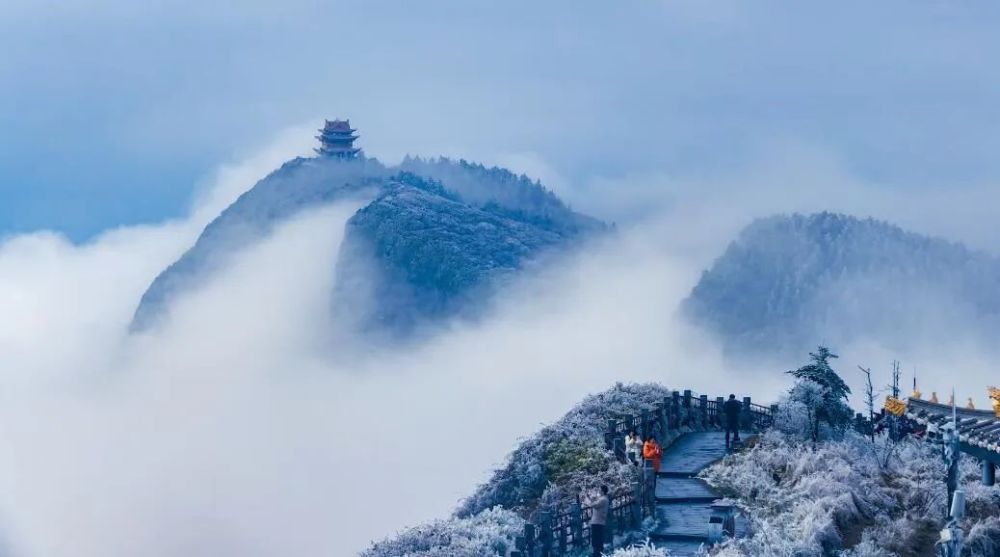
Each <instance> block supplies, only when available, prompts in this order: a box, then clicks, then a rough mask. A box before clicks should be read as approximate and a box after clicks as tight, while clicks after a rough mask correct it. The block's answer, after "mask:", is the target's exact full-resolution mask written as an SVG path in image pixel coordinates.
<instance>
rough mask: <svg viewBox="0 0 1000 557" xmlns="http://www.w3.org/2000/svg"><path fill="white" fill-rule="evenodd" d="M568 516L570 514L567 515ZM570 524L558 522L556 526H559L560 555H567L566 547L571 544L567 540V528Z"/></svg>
mask: <svg viewBox="0 0 1000 557" xmlns="http://www.w3.org/2000/svg"><path fill="white" fill-rule="evenodd" d="M567 518H568V516H567ZM568 526H569V525H568V524H563V523H562V522H557V523H556V527H557V528H559V555H566V549H567V546H568V545H569V544H568V543H567V541H566V535H567V533H568V532H567V531H566V528H567V527H568Z"/></svg>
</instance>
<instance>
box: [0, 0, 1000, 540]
mask: <svg viewBox="0 0 1000 557" xmlns="http://www.w3.org/2000/svg"><path fill="white" fill-rule="evenodd" d="M998 20H1000V10H998V8H997V7H995V5H994V4H992V3H987V2H932V1H905V2H904V1H902V0H898V1H896V0H889V1H886V2H879V3H877V5H872V3H865V2H852V1H847V2H838V3H822V4H821V3H812V2H774V1H767V0H764V1H760V2H753V3H752V4H751V3H749V2H735V1H726V0H722V1H719V2H712V3H706V2H695V1H690V2H616V3H608V2H603V3H598V2H569V1H563V2H547V3H544V4H543V3H538V2H531V3H529V2H504V3H484V4H472V3H469V2H451V3H442V2H434V1H431V2H421V3H415V2H322V1H319V0H285V1H283V2H280V3H276V2H263V1H259V0H248V1H242V2H235V1H232V2H225V1H220V2H212V3H204V2H194V1H184V0H178V1H172V2H165V1H152V2H144V3H136V2H126V1H122V0H91V1H86V2H85V1H76V0H70V1H62V2H55V1H51V0H41V1H37V0H36V1H32V2H13V3H12V2H10V0H0V52H2V53H3V54H2V55H0V308H2V310H3V311H2V312H0V384H2V387H3V388H0V555H3V556H4V557H35V556H39V557H64V556H65V557H91V556H93V557H104V556H106V555H116V554H123V555H140V556H142V557H159V556H164V557H167V556H173V555H189V556H194V557H197V556H199V555H205V556H209V555H212V556H214V555H236V554H239V555H246V556H257V555H259V556H272V555H283V556H287V555H316V554H324V555H334V556H340V555H351V554H354V552H355V551H356V550H358V549H361V548H363V547H364V546H365V545H366V544H367V543H368V542H369V541H370V540H372V539H375V538H381V537H384V536H387V535H391V534H392V533H393V532H396V531H398V530H399V529H400V528H402V527H405V526H407V525H413V524H418V523H421V522H424V521H427V520H431V519H433V518H440V517H445V516H447V515H448V513H449V512H450V511H451V510H452V509H453V508H454V506H455V504H456V503H457V501H458V500H459V499H460V498H461V497H463V496H464V495H467V494H468V493H470V492H471V490H472V489H473V488H474V486H475V485H476V484H477V483H478V482H481V481H483V480H484V479H486V477H488V474H489V472H490V470H491V469H492V468H493V467H494V466H496V465H498V464H499V463H501V462H502V461H503V458H504V456H505V455H506V454H507V452H508V451H509V450H510V449H511V448H512V447H513V446H514V445H515V444H516V442H517V440H518V439H520V438H523V437H524V436H526V435H529V434H530V433H531V432H532V431H534V430H536V429H537V428H538V427H539V425H540V424H542V423H551V422H552V421H553V420H555V419H557V418H558V417H559V416H561V415H562V414H563V413H564V412H565V411H566V410H568V409H569V408H570V407H571V406H572V405H573V404H574V403H576V402H577V401H579V400H580V399H581V398H582V397H583V396H585V395H586V394H588V393H593V392H596V391H598V390H602V389H605V388H607V387H608V386H610V385H611V384H613V383H614V382H615V381H645V380H656V381H660V382H662V383H664V384H666V385H668V386H671V387H676V388H681V389H684V388H691V389H694V390H697V391H701V392H705V393H709V394H713V395H714V394H716V393H719V389H720V388H722V389H723V390H724V391H730V390H740V389H745V390H747V391H748V392H750V391H752V394H753V396H754V397H755V399H757V400H760V401H770V400H775V399H776V398H777V397H778V396H779V395H780V393H781V392H782V390H783V389H785V388H786V387H787V384H786V381H785V378H784V376H783V375H782V374H781V373H780V371H783V370H784V369H789V368H790V367H792V366H794V365H795V364H796V363H799V362H780V363H778V364H775V365H773V366H771V367H768V368H766V369H756V368H754V367H753V366H750V365H742V364H741V365H734V364H733V362H729V361H726V360H725V359H724V358H723V356H722V354H721V351H720V350H719V348H718V347H717V346H716V345H715V344H714V342H712V340H711V339H708V338H706V337H705V336H704V334H703V333H702V332H700V331H697V330H693V329H691V328H690V326H688V325H686V324H685V323H683V322H681V321H680V320H678V319H676V313H675V310H676V307H677V305H678V303H679V302H680V300H682V299H683V298H684V297H685V296H686V295H687V294H688V293H689V292H690V289H691V287H692V285H693V284H694V283H695V281H697V279H698V276H699V273H700V271H701V270H702V269H704V268H705V266H706V265H708V264H710V263H711V261H712V259H713V258H714V257H715V256H716V255H718V253H720V251H721V249H722V248H723V247H724V246H725V244H726V243H727V242H728V241H729V240H730V239H731V238H732V237H733V234H735V232H736V231H737V230H738V229H739V228H740V227H741V226H743V225H744V224H745V223H746V222H748V221H749V220H750V219H752V218H754V217H758V216H763V215H767V214H772V213H774V212H779V211H812V210H820V209H832V210H839V211H845V212H849V213H852V214H857V215H862V216H864V215H873V216H877V217H880V218H886V219H890V220H892V221H893V222H896V223H899V224H901V225H903V226H905V227H906V228H908V229H911V230H915V231H919V232H926V233H931V234H938V235H942V236H945V237H948V238H951V239H955V240H961V241H964V242H966V243H968V244H969V245H972V246H974V247H977V248H979V249H983V250H987V251H991V252H993V253H997V252H1000V246H997V245H996V238H998V237H1000V219H996V218H995V216H996V207H997V206H1000V204H998V200H1000V159H998V158H997V157H996V156H995V153H996V152H997V149H998V147H1000V118H998V116H1000V114H998V111H1000V108H998V107H997V104H996V102H995V98H994V97H995V95H994V92H995V91H996V90H998V88H997V86H998V85H1000V76H998V74H997V72H996V71H994V69H995V67H997V66H998V64H997V60H996V58H997V56H998V54H1000V36H998V35H997V34H996V33H994V32H993V30H994V29H995V28H996V26H997V24H998V23H1000V21H998ZM324 117H329V118H334V117H349V118H351V120H352V123H353V124H355V125H356V126H357V127H358V128H359V129H360V133H361V135H362V139H361V140H360V143H361V145H362V146H363V147H364V148H365V149H366V151H367V152H368V154H369V155H373V156H376V157H378V158H380V159H382V160H385V161H387V162H393V161H395V160H399V159H400V158H402V157H403V156H404V155H406V154H416V155H426V156H436V155H441V154H443V155H448V156H453V157H465V158H469V159H473V160H480V161H484V162H486V163H490V164H501V165H505V166H509V167H511V168H513V169H514V170H517V171H519V172H525V173H527V174H528V175H530V176H532V177H536V178H540V179H541V180H542V181H543V182H544V183H545V184H546V185H548V186H549V187H550V188H552V189H553V190H554V191H555V192H556V193H558V194H559V195H560V196H561V197H562V198H563V199H565V200H567V201H568V202H569V203H570V204H572V206H573V207H574V208H576V209H578V210H581V211H584V212H587V213H590V214H593V215H596V216H598V217H600V218H603V219H605V220H607V221H611V222H616V223H617V224H618V227H617V230H616V233H615V234H614V235H611V236H610V237H608V238H604V239H601V240H598V241H596V243H594V244H588V245H587V246H586V249H583V250H580V251H579V252H576V253H574V254H572V255H570V256H568V257H567V258H566V259H564V260H559V261H557V262H555V263H553V264H552V265H551V266H550V267H547V268H546V269H545V270H543V271H541V272H539V273H538V274H534V275H530V276H524V277H522V278H521V279H520V280H519V281H518V282H516V283H515V284H513V285H511V286H510V288H509V289H508V290H506V291H505V293H504V295H503V296H502V297H501V298H500V299H499V301H498V304H497V307H496V308H495V309H494V310H493V311H492V312H491V313H490V314H489V315H488V316H487V317H486V318H484V319H483V320H482V321H480V322H476V323H453V324H450V326H449V327H447V328H446V329H445V330H444V331H443V332H442V333H440V334H438V335H436V336H434V337H432V338H430V339H427V340H425V341H423V342H421V343H418V344H416V345H408V346H402V347H398V346H397V347H385V349H384V350H381V351H377V352H375V353H373V354H370V355H369V357H367V358H362V359H359V360H352V361H347V362H345V361H343V360H340V359H338V358H336V357H332V356H335V355H331V354H330V350H329V346H328V343H327V342H326V341H327V340H328V338H329V337H328V336H326V335H327V334H328V333H329V327H331V326H333V325H334V324H335V323H330V322H329V319H328V318H329V315H327V313H326V311H325V308H328V307H329V304H330V299H329V293H330V292H331V291H332V288H333V281H334V280H335V278H334V277H335V262H334V261H333V260H332V259H331V257H330V254H335V253H336V250H337V248H338V246H339V242H340V240H341V237H342V233H343V225H344V222H345V221H346V219H347V218H348V217H349V216H350V215H351V214H352V213H353V211H354V210H356V209H357V207H356V206H355V205H352V204H351V203H354V202H350V203H339V204H335V205H331V206H326V207H319V208H316V209H315V210H314V211H309V212H307V213H305V214H302V215H299V216H297V217H296V218H294V219H291V220H289V221H288V222H285V223H283V224H282V225H281V226H279V227H278V229H277V230H275V232H274V233H273V234H272V235H271V236H269V237H268V238H266V239H265V240H263V241H261V242H259V243H258V244H255V245H253V246H251V247H250V248H248V249H247V250H245V251H244V252H241V253H239V254H238V256H237V257H236V258H235V259H234V261H233V262H232V264H230V265H229V266H228V267H227V268H225V269H223V270H222V271H220V273H219V274H218V275H217V276H214V277H213V278H212V280H211V281H209V282H208V283H207V284H206V285H205V286H203V287H202V288H200V289H197V290H196V291H193V292H191V293H190V294H188V295H185V296H184V297H182V298H180V299H178V300H177V301H176V302H175V305H174V307H173V308H172V309H171V314H170V318H169V319H168V320H167V322H166V323H165V324H164V325H163V326H162V327H160V328H159V329H157V330H155V331H152V332H150V333H147V334H144V335H139V336H130V335H128V334H127V333H126V329H127V324H128V321H129V319H130V317H131V315H132V312H133V311H134V309H135V307H136V303H137V302H138V299H139V297H140V296H141V294H142V292H143V291H144V290H145V289H146V288H147V287H148V285H149V283H150V281H151V280H152V279H153V278H154V277H155V276H156V275H157V274H158V273H159V272H160V271H161V270H163V269H164V268H165V267H166V266H168V265H169V264H171V263H172V262H173V261H175V260H176V259H177V257H178V256H179V255H180V254H182V253H183V252H184V251H185V250H186V249H187V248H188V247H190V245H191V244H192V242H193V241H194V240H195V238H197V236H198V234H199V233H200V231H201V230H202V229H203V228H204V226H205V225H206V224H207V223H208V222H210V221H211V220H212V218H214V217H215V216H216V215H217V214H218V213H219V212H220V211H221V210H222V209H223V208H225V207H226V206H227V205H228V204H229V203H231V202H232V201H233V200H234V199H235V198H236V197H237V196H238V195H240V194H241V193H242V192H244V191H246V190H247V189H248V188H249V187H251V186H252V184H253V183H254V182H255V181H256V180H258V179H260V178H262V177H263V176H265V175H266V174H267V173H268V172H270V171H271V170H272V169H274V168H276V167H278V166H279V165H280V164H281V162H282V161H284V160H288V159H289V158H291V157H294V156H297V155H308V154H309V152H310V149H311V148H312V146H313V143H314V141H313V139H312V137H311V136H312V134H313V133H314V132H313V131H312V130H314V129H315V128H316V127H317V126H318V125H319V124H320V123H321V122H322V119H323V118H324ZM317 254H320V255H317ZM323 254H325V255H326V257H323V256H322V255H323ZM334 320H335V318H334ZM951 333H954V331H949V334H951ZM841 348H842V349H841V350H840V353H841V356H842V358H841V360H840V361H839V363H840V364H842V366H843V367H842V369H843V370H845V376H846V377H847V378H848V381H849V382H850V383H851V385H852V386H854V387H855V388H857V387H859V381H860V376H859V375H857V374H854V375H849V374H848V373H847V371H853V370H854V366H855V365H857V364H864V365H865V366H870V367H872V368H873V370H874V371H875V372H876V373H879V371H880V370H881V371H883V372H884V371H885V370H887V366H888V362H889V361H891V359H892V358H895V357H902V356H901V355H900V354H895V353H892V352H891V351H888V350H886V349H884V348H882V347H880V346H877V345H876V346H853V347H841ZM965 348H966V347H965V346H963V345H962V344H961V342H956V343H953V344H947V343H942V345H938V346H932V347H927V349H926V351H924V352H922V353H921V352H916V353H910V354H906V355H905V358H903V360H904V362H903V364H904V370H908V369H912V367H915V366H919V368H920V369H921V370H930V371H929V372H928V374H933V373H934V371H937V376H938V378H939V379H940V382H941V383H945V382H954V383H956V384H957V386H958V389H959V392H961V393H980V395H979V396H980V397H981V396H982V394H981V392H982V387H983V386H984V385H985V384H987V383H988V382H989V380H990V378H991V377H994V376H995V371H994V369H993V362H994V361H995V358H993V357H992V356H991V355H988V354H977V353H970V352H969V351H968V350H965ZM780 366H785V367H780ZM775 370H777V372H776V371H775ZM932 376H933V375H932ZM722 386H724V388H723V387H722ZM931 388H933V387H929V388H927V389H926V390H931ZM938 389H943V387H938ZM719 394H722V393H719ZM457 440H461V448H460V450H457V451H456V450H454V448H455V446H456V442H457ZM456 452H457V453H458V454H457V455H456ZM442 455H445V456H444V457H442ZM399 500H405V501H406V504H399V505H393V504H389V505H385V504H372V503H371V502H372V501H376V502H379V501H399ZM83 508H86V509H87V512H80V509H83ZM54 524H57V525H59V528H58V530H53V525H54ZM54 532H55V533H54Z"/></svg>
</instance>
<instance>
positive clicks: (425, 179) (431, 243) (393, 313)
mask: <svg viewBox="0 0 1000 557" xmlns="http://www.w3.org/2000/svg"><path fill="white" fill-rule="evenodd" d="M404 169H408V170H404ZM416 172H420V173H421V174H417V173H416ZM351 196H368V197H370V198H372V199H374V200H373V201H371V203H370V204H369V205H367V206H365V207H364V208H362V209H361V210H360V211H359V212H358V213H357V214H356V215H355V216H354V217H353V218H352V219H351V220H350V221H349V223H348V229H347V231H346V235H345V241H344V245H343V246H342V247H341V251H340V254H339V255H335V254H316V255H317V257H329V258H330V259H331V264H333V261H334V257H337V259H338V261H337V265H338V272H337V287H336V289H335V293H334V311H338V312H341V313H343V314H344V315H345V316H349V318H350V320H351V321H352V322H353V323H354V324H355V325H358V326H361V327H362V328H365V329H372V328H378V329H386V330H392V331H396V332H406V331H410V330H412V329H413V328H414V327H415V326H416V325H418V324H419V323H422V322H426V321H429V320H435V319H440V318H443V317H447V316H472V315H475V314H476V313H477V312H478V311H480V310H481V309H482V308H483V307H485V305H486V303H487V302H488V300H489V296H490V294H491V293H492V292H493V291H495V289H496V288H497V287H498V286H499V285H500V284H502V282H503V280H504V277H508V276H510V275H513V274H515V273H517V272H518V271H519V270H522V269H524V268H525V267H526V266H528V265H529V264H530V263H531V262H535V261H541V260H542V258H543V257H544V256H545V255H546V254H550V253H554V252H558V251H559V250H561V249H567V248H568V247H570V246H571V245H572V243H573V242H574V241H575V240H576V239H578V238H581V237H583V236H584V235H586V234H587V233H590V232H595V231H600V230H603V228H604V225H603V224H601V223H600V222H599V221H597V220H595V219H592V218H590V217H586V216H584V215H579V214H577V213H575V212H573V211H571V210H570V209H569V208H568V207H566V206H565V205H564V204H563V203H562V202H561V201H559V199H558V198H556V197H555V196H554V195H553V194H551V193H550V192H548V191H547V190H545V189H544V188H543V187H542V186H541V185H540V184H538V183H532V182H531V181H530V180H528V179H527V178H525V177H518V176H516V175H514V174H512V173H510V172H508V171H506V170H502V169H497V168H492V169H488V168H485V167H483V166H481V165H474V164H470V163H466V162H464V161H461V162H452V161H449V160H446V159H438V160H435V161H422V160H415V159H408V160H407V161H405V162H404V163H403V165H402V166H401V167H399V168H386V167H384V166H383V165H381V164H380V163H378V162H377V161H375V160H373V159H356V160H336V159H323V158H315V159H295V160H293V161H290V162H288V163H286V164H285V165H283V166H282V167H281V168H280V169H278V170H277V171H275V172H274V173H272V174H271V175H269V176H268V177H266V178H265V179H263V180H261V181H260V182H259V183H258V184H257V185H255V186H254V187H253V188H252V189H251V190H250V191H248V192H247V193H245V194H244V195H243V196H241V197H240V198H239V199H238V200H237V201H236V202H235V203H233V204H232V205H231V206H230V207H228V208H227V209H226V210H225V211H223V213H222V214H221V215H220V216H219V217H218V218H217V219H215V220H214V221H213V222H212V223H210V224H209V225H208V226H207V227H206V228H205V230H204V232H203V233H202V234H201V236H200V237H199V238H198V240H197V242H196V243H195V245H194V246H193V247H192V248H191V249H190V250H188V252H187V253H185V254H184V255H183V256H182V257H181V258H180V259H179V260H178V261H177V262H176V263H174V264H173V265H171V266H170V267H169V268H167V269H166V270H165V271H164V272H163V273H161V274H160V276H158V277H157V278H156V280H155V281H154V282H153V284H152V285H151V286H150V288H149V290H148V291H147V292H146V293H145V295H144V296H143V298H142V301H141V302H140V304H139V307H138V309H137V310H136V314H135V318H134V320H133V323H132V328H133V330H134V331H141V330H144V329H147V328H149V327H151V326H153V325H154V324H155V323H156V322H157V321H158V320H159V319H160V318H161V317H162V316H163V314H164V311H165V309H166V308H167V307H168V305H169V304H170V302H171V301H172V300H173V299H174V298H175V297H176V296H180V295H183V294H184V292H186V291H189V290H191V289H194V288H197V287H198V286H199V285H200V284H201V283H202V282H203V281H204V280H205V279H206V278H207V277H209V276H211V274H212V273H213V272H215V271H217V270H218V269H220V268H222V267H224V266H225V265H226V264H227V262H228V261H230V258H231V257H232V256H233V255H234V254H235V253H237V252H238V251H239V250H241V249H244V248H246V247H248V246H250V245H252V244H254V243H255V242H257V241H260V240H261V239H262V238H264V237H266V236H267V235H268V234H269V233H270V232H271V231H272V230H273V229H274V227H275V226H276V225H277V224H279V223H281V222H283V221H285V220H287V219H290V218H292V217H294V216H295V215H296V214H298V213H300V212H301V211H303V210H305V209H308V208H310V207H316V206H319V205H323V204H327V203H331V202H334V201H337V200H340V199H345V198H348V197H351Z"/></svg>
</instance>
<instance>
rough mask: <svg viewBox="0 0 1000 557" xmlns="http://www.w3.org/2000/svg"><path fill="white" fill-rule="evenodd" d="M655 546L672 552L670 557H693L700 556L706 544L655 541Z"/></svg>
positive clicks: (681, 541)
mask: <svg viewBox="0 0 1000 557" xmlns="http://www.w3.org/2000/svg"><path fill="white" fill-rule="evenodd" d="M653 545H654V546H656V547H659V548H662V549H666V550H667V551H669V552H670V557H691V556H694V555H699V554H700V553H701V548H702V546H703V545H707V544H704V543H703V542H701V541H690V540H688V541H685V540H661V541H653Z"/></svg>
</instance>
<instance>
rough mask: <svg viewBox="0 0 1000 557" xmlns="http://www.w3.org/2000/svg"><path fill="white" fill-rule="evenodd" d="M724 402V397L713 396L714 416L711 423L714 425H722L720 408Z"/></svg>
mask: <svg viewBox="0 0 1000 557" xmlns="http://www.w3.org/2000/svg"><path fill="white" fill-rule="evenodd" d="M725 404H726V398H725V397H721V396H717V397H715V418H714V421H713V423H712V425H713V426H715V427H722V408H723V406H724V405H725Z"/></svg>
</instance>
